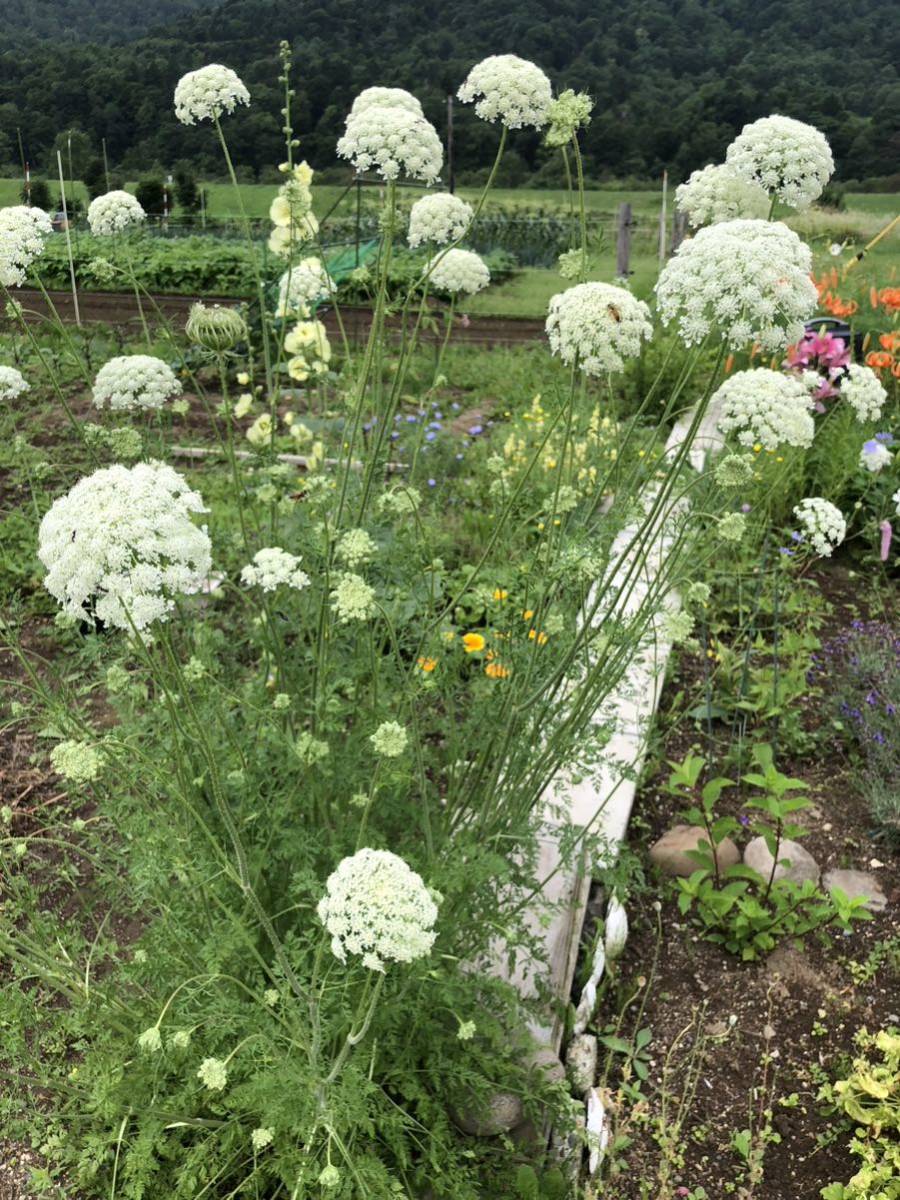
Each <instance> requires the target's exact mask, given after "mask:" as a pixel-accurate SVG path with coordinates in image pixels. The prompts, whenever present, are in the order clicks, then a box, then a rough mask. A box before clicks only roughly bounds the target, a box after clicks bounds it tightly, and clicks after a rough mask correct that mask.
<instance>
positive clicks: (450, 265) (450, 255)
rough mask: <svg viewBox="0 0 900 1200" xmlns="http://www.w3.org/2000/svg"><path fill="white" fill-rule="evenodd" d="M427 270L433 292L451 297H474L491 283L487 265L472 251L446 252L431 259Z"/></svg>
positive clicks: (456, 250)
mask: <svg viewBox="0 0 900 1200" xmlns="http://www.w3.org/2000/svg"><path fill="white" fill-rule="evenodd" d="M427 270H428V277H429V279H430V281H431V286H432V287H433V288H434V290H435V291H437V292H448V293H449V294H450V295H451V296H455V295H458V294H460V293H462V294H463V295H466V296H474V295H475V293H476V292H480V291H481V290H482V288H486V287H487V286H488V284H489V283H490V282H491V273H490V271H489V270H488V268H487V263H486V262H485V261H484V259H483V258H482V257H481V256H480V255H478V254H476V253H475V251H474V250H459V249H455V250H447V251H446V252H445V253H444V254H439V255H437V257H436V258H434V259H432V261H431V262H430V263H429V265H428V268H427Z"/></svg>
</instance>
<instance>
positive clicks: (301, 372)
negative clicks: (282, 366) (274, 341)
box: [287, 354, 309, 383]
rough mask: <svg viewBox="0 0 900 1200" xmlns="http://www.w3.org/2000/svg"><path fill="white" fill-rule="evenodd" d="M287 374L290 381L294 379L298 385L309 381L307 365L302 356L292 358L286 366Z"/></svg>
mask: <svg viewBox="0 0 900 1200" xmlns="http://www.w3.org/2000/svg"><path fill="white" fill-rule="evenodd" d="M287 373H288V375H290V377H291V379H295V380H296V381H297V382H298V383H303V382H304V380H307V379H309V363H308V362H307V361H306V359H305V358H303V357H302V355H299V354H298V355H297V356H296V358H292V359H291V360H290V361H289V362H288V365H287Z"/></svg>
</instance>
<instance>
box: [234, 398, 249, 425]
mask: <svg viewBox="0 0 900 1200" xmlns="http://www.w3.org/2000/svg"><path fill="white" fill-rule="evenodd" d="M252 407H253V397H252V396H251V395H250V393H249V392H243V393H242V394H241V395H240V396H238V398H237V403H236V404H235V406H234V415H235V416H236V417H237V418H238V420H240V418H241V417H246V415H247V413H248V412H249V411H250V409H251V408H252Z"/></svg>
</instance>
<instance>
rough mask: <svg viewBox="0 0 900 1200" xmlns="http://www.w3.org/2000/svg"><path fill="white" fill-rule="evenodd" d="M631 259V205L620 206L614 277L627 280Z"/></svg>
mask: <svg viewBox="0 0 900 1200" xmlns="http://www.w3.org/2000/svg"><path fill="white" fill-rule="evenodd" d="M630 259H631V205H630V204H627V203H626V204H620V205H619V215H618V217H617V218H616V275H617V277H618V278H619V279H627V278H628V275H629V271H628V263H629V261H630Z"/></svg>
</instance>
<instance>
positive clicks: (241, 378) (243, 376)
mask: <svg viewBox="0 0 900 1200" xmlns="http://www.w3.org/2000/svg"><path fill="white" fill-rule="evenodd" d="M237 381H238V383H239V384H240V385H241V387H246V386H247V384H248V383H249V382H250V376H249V375H248V374H247V372H246V371H238V376H237Z"/></svg>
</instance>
